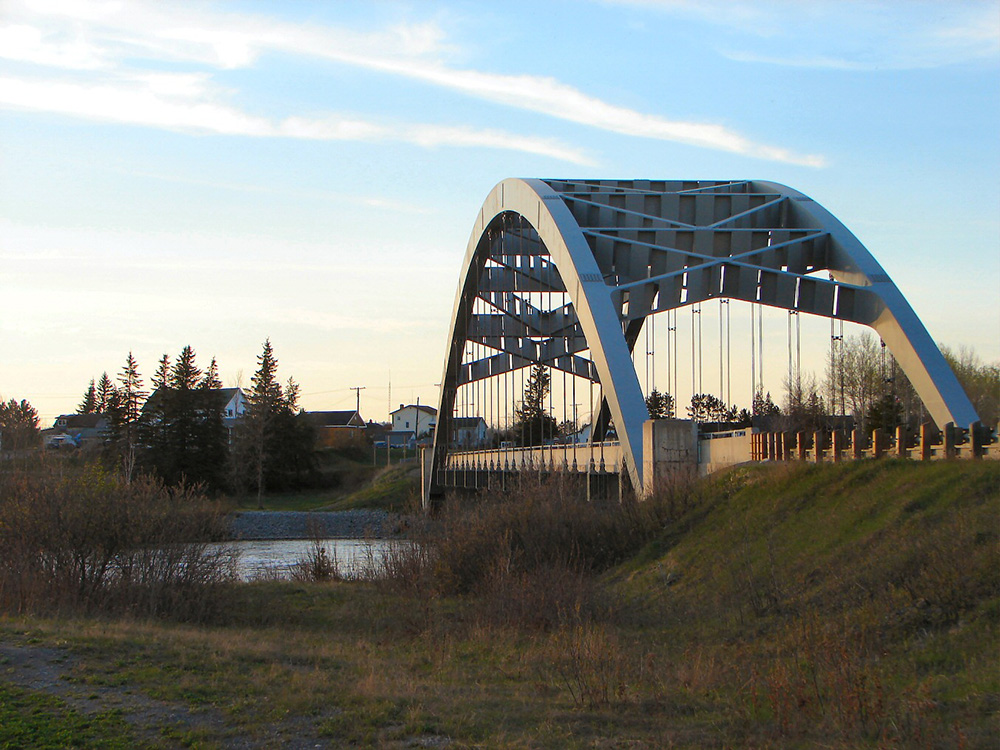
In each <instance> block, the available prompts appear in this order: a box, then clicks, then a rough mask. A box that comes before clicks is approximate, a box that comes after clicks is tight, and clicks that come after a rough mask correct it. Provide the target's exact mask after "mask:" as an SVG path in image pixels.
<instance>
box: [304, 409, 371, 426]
mask: <svg viewBox="0 0 1000 750" xmlns="http://www.w3.org/2000/svg"><path fill="white" fill-rule="evenodd" d="M305 416H306V419H308V420H309V421H310V422H312V423H313V424H314V425H315V426H316V427H364V426H365V420H364V419H362V418H361V413H360V412H357V411H355V410H354V409H351V410H349V411H307V412H306V413H305Z"/></svg>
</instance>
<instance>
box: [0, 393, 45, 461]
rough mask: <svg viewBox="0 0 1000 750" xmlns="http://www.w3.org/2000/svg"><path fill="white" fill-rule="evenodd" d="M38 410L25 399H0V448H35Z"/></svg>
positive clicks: (9, 449) (37, 436)
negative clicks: (4, 400) (5, 400)
mask: <svg viewBox="0 0 1000 750" xmlns="http://www.w3.org/2000/svg"><path fill="white" fill-rule="evenodd" d="M38 444H39V431H38V412H37V411H35V407H33V406H32V405H31V404H29V403H28V402H27V401H26V400H25V399H21V401H20V402H19V401H17V400H15V399H11V400H10V401H7V402H6V403H5V402H3V401H0V450H3V451H16V450H26V449H30V448H37V447H38Z"/></svg>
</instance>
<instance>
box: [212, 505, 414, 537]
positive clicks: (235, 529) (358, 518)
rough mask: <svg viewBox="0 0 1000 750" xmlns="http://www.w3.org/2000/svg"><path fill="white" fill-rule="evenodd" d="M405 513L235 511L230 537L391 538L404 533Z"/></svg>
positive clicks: (231, 521) (377, 511) (369, 511)
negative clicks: (403, 514) (402, 514)
mask: <svg viewBox="0 0 1000 750" xmlns="http://www.w3.org/2000/svg"><path fill="white" fill-rule="evenodd" d="M407 526H408V523H407V519H406V517H405V516H400V515H399V514H397V513H389V512H387V511H384V510H340V511H290V510H253V511H247V510H244V511H237V512H235V513H233V514H232V515H231V516H230V520H229V530H230V533H231V535H232V538H233V539H238V540H246V541H251V540H262V539H313V538H317V537H318V538H322V539H395V538H399V537H402V536H405V534H406V529H407Z"/></svg>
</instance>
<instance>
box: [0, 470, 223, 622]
mask: <svg viewBox="0 0 1000 750" xmlns="http://www.w3.org/2000/svg"><path fill="white" fill-rule="evenodd" d="M223 523H224V517H223V514H222V512H221V510H220V508H219V507H218V505H217V504H215V503H213V502H211V501H209V500H208V499H206V498H205V497H204V495H203V494H202V493H201V492H200V491H199V490H198V489H196V488H191V487H186V486H179V487H172V488H167V487H165V486H164V485H163V484H162V483H160V482H159V481H158V480H154V479H151V478H148V477H140V478H138V479H135V480H133V481H132V482H131V483H126V482H125V481H124V480H123V479H122V478H121V477H119V476H116V475H114V474H110V473H107V472H105V471H103V470H102V469H101V468H100V467H99V466H98V465H96V464H95V465H91V466H87V467H84V468H83V469H82V470H79V471H74V472H72V473H71V474H69V475H68V476H66V475H60V474H57V473H55V472H50V471H46V470H45V469H44V467H42V468H38V467H36V468H35V469H34V470H32V471H28V470H25V471H17V472H8V473H4V474H2V475H0V611H4V612H14V613H21V612H53V611H73V612H85V613H93V612H102V611H105V612H117V613H129V614H134V615H137V616H171V617H175V618H179V619H193V620H199V619H203V618H205V617H209V616H211V615H212V614H213V613H214V612H216V611H217V610H218V608H219V607H220V606H221V603H220V600H219V597H218V596H217V594H218V591H219V589H220V587H222V586H223V585H224V584H226V583H227V582H229V581H231V580H233V578H234V575H235V574H234V571H233V565H232V563H233V559H232V558H233V555H232V553H231V552H230V551H229V550H227V549H226V548H224V547H219V546H218V545H213V546H210V545H209V542H210V541H212V540H215V539H219V538H221V537H222V535H223V533H224V526H223Z"/></svg>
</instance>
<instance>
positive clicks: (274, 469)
mask: <svg viewBox="0 0 1000 750" xmlns="http://www.w3.org/2000/svg"><path fill="white" fill-rule="evenodd" d="M250 384H251V388H250V391H249V392H248V393H247V412H246V414H245V415H244V416H243V419H242V420H241V422H240V425H239V428H238V430H237V435H236V444H235V446H234V450H233V455H232V463H233V467H234V483H235V484H237V485H241V486H245V484H246V483H247V480H248V479H249V480H250V484H251V485H252V486H253V487H255V489H256V491H257V506H258V507H263V504H264V491H265V490H267V489H277V488H279V487H288V486H293V485H294V484H296V483H297V482H300V481H301V480H302V477H303V475H304V474H306V473H309V472H311V471H312V468H313V445H314V440H315V438H314V433H313V430H312V426H311V425H309V424H308V422H307V420H305V419H300V418H298V397H299V386H298V385H297V384H296V383H295V381H294V380H292V379H291V378H289V380H288V385H287V387H286V388H284V389H282V387H281V384H280V383H279V382H278V360H277V358H276V357H275V355H274V349H273V348H272V346H271V341H270V339H267V340H265V341H264V346H263V349H262V351H261V353H260V354H259V355H258V357H257V371H256V372H255V373H254V375H253V377H252V378H251V379H250Z"/></svg>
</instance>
